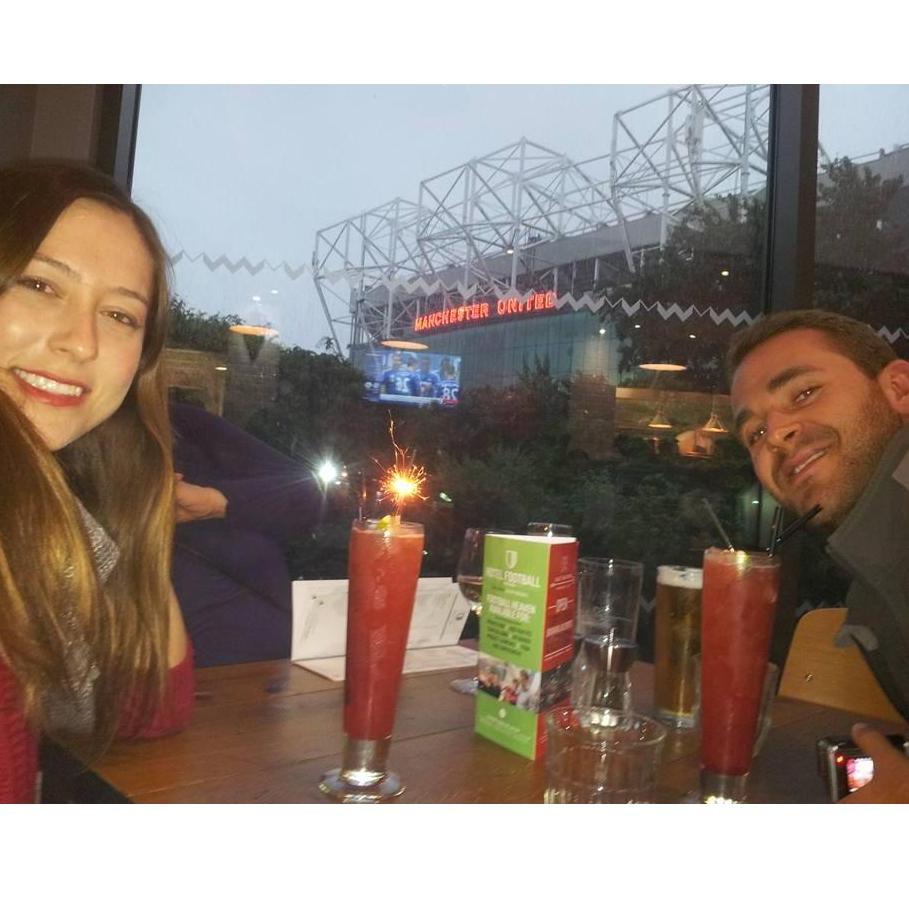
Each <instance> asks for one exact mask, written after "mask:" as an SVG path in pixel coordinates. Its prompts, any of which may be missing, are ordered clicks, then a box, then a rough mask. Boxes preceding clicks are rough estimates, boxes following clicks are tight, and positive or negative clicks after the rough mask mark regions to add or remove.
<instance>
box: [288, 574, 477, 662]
mask: <svg viewBox="0 0 909 909" xmlns="http://www.w3.org/2000/svg"><path fill="white" fill-rule="evenodd" d="M469 613H470V604H469V603H468V602H467V600H465V599H464V597H463V596H461V593H460V591H459V590H458V585H457V584H455V583H454V582H453V581H451V580H450V579H449V578H420V580H419V581H418V582H417V593H416V598H415V600H414V608H413V618H412V619H411V622H410V634H409V636H408V638H407V650H408V655H407V659H406V661H405V668H404V672H405V673H407V672H425V671H428V670H429V669H445V668H448V666H450V667H451V668H456V667H459V666H464V665H470V662H471V660H473V661H475V656H468V654H473V651H469V650H467V648H463V647H457V646H456V645H457V643H458V640H459V638H460V636H461V631H462V630H463V628H464V623H465V622H466V621H467V616H468V614H469ZM346 642H347V580H346V579H341V580H336V581H335V580H331V581H294V582H293V636H292V643H291V654H290V658H291V660H293V661H294V662H297V663H301V664H303V663H304V661H305V666H306V668H307V669H312V670H313V671H314V672H319V673H320V674H321V675H327V676H328V677H329V678H335V679H337V678H343V677H344V676H343V664H344V652H345V649H346ZM429 648H439V649H440V652H438V653H435V654H428V653H427V654H424V655H422V656H417V652H418V651H420V650H424V649H429ZM441 649H446V650H450V651H451V652H450V653H449V654H448V663H447V664H446V665H437V664H438V662H439V660H444V654H443V653H442V652H441ZM411 651H413V652H414V653H413V654H412V653H411ZM412 657H413V658H412ZM331 658H340V673H341V674H340V676H338V669H337V666H336V665H335V662H334V661H331V662H330V659H331ZM465 660H467V662H466V663H465V662H464V661H465ZM316 661H319V663H320V665H319V666H316V665H311V664H312V663H314V662H316Z"/></svg>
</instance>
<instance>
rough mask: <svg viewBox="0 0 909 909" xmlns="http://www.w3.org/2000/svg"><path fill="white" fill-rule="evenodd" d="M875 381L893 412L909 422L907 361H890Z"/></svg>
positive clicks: (908, 361)
mask: <svg viewBox="0 0 909 909" xmlns="http://www.w3.org/2000/svg"><path fill="white" fill-rule="evenodd" d="M877 381H878V384H879V385H880V386H881V390H882V391H883V392H884V396H885V397H886V398H887V400H888V401H889V402H890V406H891V407H892V408H893V409H894V411H896V413H898V414H899V415H900V416H901V417H903V418H904V419H906V420H909V360H892V361H891V362H890V363H888V364H887V365H886V366H885V367H884V368H883V369H882V370H881V371H880V372H879V373H878V376H877Z"/></svg>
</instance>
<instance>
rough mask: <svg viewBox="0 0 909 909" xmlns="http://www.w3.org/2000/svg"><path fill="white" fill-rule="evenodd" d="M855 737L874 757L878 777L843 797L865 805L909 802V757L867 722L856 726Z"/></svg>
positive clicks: (853, 735) (863, 749) (866, 752)
mask: <svg viewBox="0 0 909 909" xmlns="http://www.w3.org/2000/svg"><path fill="white" fill-rule="evenodd" d="M852 740H853V741H854V742H855V744H856V745H858V746H859V748H861V749H862V751H864V752H865V754H867V755H868V756H869V757H870V758H871V759H872V760H873V761H874V779H873V780H872V781H871V782H870V783H868V784H866V785H865V786H862V788H861V789H858V790H856V791H855V792H853V793H852V795H849V796H846V798H844V799H843V800H842V801H843V802H853V803H855V804H863V805H874V804H878V805H882V804H896V803H900V804H904V803H909V758H907V757H905V756H904V755H903V754H902V753H901V752H900V751H898V750H897V749H896V748H894V747H893V745H892V744H891V743H890V742H889V741H887V739H886V738H885V737H884V736H883V735H881V734H880V733H879V732H878V731H877V730H876V729H872V728H871V727H870V726H866V725H865V724H864V723H856V724H855V726H853V727H852Z"/></svg>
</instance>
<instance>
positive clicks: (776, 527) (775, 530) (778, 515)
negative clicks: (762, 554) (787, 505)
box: [767, 505, 783, 554]
mask: <svg viewBox="0 0 909 909" xmlns="http://www.w3.org/2000/svg"><path fill="white" fill-rule="evenodd" d="M782 523H783V508H782V506H780V505H777V506H776V508H774V509H773V520H772V521H771V522H770V545H769V546H768V547H767V552H769V553H771V554H772V553H773V550H774V549H775V548H776V543H775V542H774V540H776V538H777V537H778V536H779V535H780V527H781V525H782Z"/></svg>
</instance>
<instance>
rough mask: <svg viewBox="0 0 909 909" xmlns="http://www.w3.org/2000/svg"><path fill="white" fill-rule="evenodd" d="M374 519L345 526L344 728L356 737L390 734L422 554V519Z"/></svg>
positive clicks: (377, 736)
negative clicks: (381, 522)
mask: <svg viewBox="0 0 909 909" xmlns="http://www.w3.org/2000/svg"><path fill="white" fill-rule="evenodd" d="M377 523H378V522H376V521H362V522H361V521H357V522H355V523H354V525H353V528H352V529H351V532H350V550H349V556H348V567H347V573H348V577H349V579H350V582H349V587H348V593H347V668H346V671H345V679H344V731H345V732H346V733H347V734H348V735H349V736H352V737H353V738H355V739H384V738H387V737H388V736H390V735H391V732H392V728H393V727H394V722H395V706H396V705H397V702H398V687H399V686H400V684H401V669H402V668H403V666H404V651H405V649H406V647H407V634H408V632H409V631H410V616H411V613H412V612H413V600H414V593H415V592H416V589H417V579H418V578H419V576H420V563H421V562H422V560H423V528H422V526H421V525H419V524H401V523H398V524H397V525H396V526H394V527H391V528H388V529H378V528H377V527H376V526H375V525H376V524H377Z"/></svg>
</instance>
